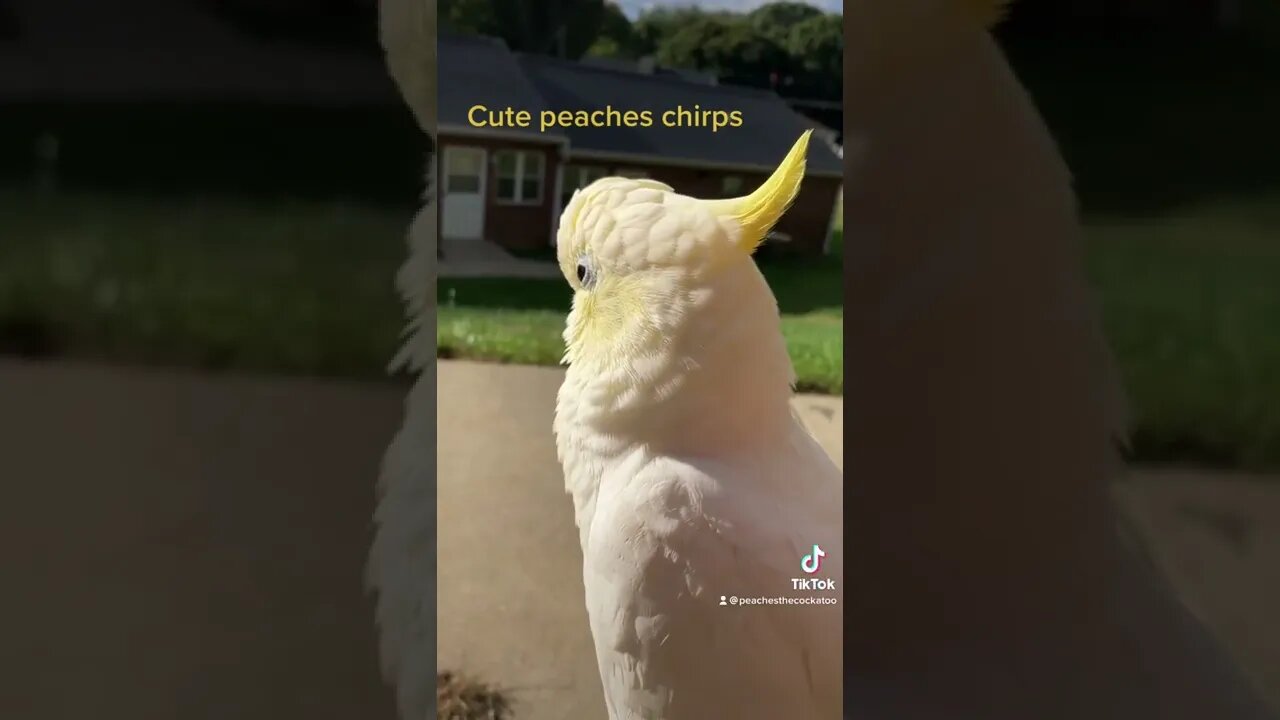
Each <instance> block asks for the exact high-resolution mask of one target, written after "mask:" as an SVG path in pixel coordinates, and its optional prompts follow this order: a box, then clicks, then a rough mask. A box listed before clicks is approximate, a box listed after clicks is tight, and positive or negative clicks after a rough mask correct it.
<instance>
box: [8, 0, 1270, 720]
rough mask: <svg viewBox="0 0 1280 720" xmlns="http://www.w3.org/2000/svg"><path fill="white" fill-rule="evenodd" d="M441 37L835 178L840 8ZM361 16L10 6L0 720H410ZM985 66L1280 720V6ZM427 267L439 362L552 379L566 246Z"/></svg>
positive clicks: (1203, 1) (1013, 33)
mask: <svg viewBox="0 0 1280 720" xmlns="http://www.w3.org/2000/svg"><path fill="white" fill-rule="evenodd" d="M439 7H440V19H441V25H442V26H443V27H445V28H447V29H448V30H449V31H450V32H453V33H456V34H459V35H468V34H470V35H482V36H487V37H494V38H499V39H501V40H502V41H503V42H504V43H505V44H506V45H507V46H508V47H509V48H511V49H513V50H516V51H519V52H525V53H533V54H545V55H550V56H558V57H561V58H563V59H568V60H581V61H585V62H599V63H614V64H622V65H626V64H636V65H647V66H648V67H652V68H665V69H666V70H668V71H671V72H697V73H702V74H705V75H709V76H711V77H713V78H714V79H716V80H717V81H718V82H721V83H725V84H735V85H746V86H751V87H755V88H759V89H766V90H770V91H772V92H775V93H776V94H777V95H778V96H779V97H781V98H782V99H783V100H784V101H785V102H786V103H787V104H788V105H789V106H790V107H791V108H793V109H794V110H795V111H796V112H799V113H802V114H803V115H804V116H805V117H807V118H809V119H810V120H811V121H812V122H813V123H814V126H815V127H819V128H824V129H825V130H827V131H829V132H828V133H827V135H826V137H827V139H828V140H829V142H830V143H831V144H832V146H833V147H834V148H836V149H838V148H839V146H840V142H841V137H840V132H839V128H840V127H841V126H842V98H841V94H840V90H839V88H840V86H841V79H842V75H841V73H842V68H841V63H840V58H841V55H842V52H843V40H842V38H841V35H840V33H839V29H840V23H841V20H842V19H841V17H840V15H839V11H840V6H839V3H836V2H829V1H828V2H822V1H819V0H814V2H811V3H794V2H783V3H767V4H766V3H761V2H758V1H757V0H717V1H716V2H702V3H698V5H697V6H696V7H693V6H689V5H688V4H685V3H674V2H659V1H658V0H623V1H622V2H620V3H617V4H614V3H609V2H604V1H603V0H560V1H559V2H550V3H532V2H522V1H521V0H442V1H441V2H440V5H439ZM376 16H377V7H376V0H114V1H113V2H104V1H101V0H0V479H3V480H7V481H9V482H6V483H4V485H3V493H4V499H3V500H0V527H3V528H4V530H3V531H0V532H3V533H5V536H6V538H7V539H8V542H6V543H3V544H0V564H2V565H3V566H4V567H6V568H17V570H18V573H19V574H18V575H16V577H19V578H24V579H22V580H20V582H19V583H18V584H19V585H20V587H19V588H18V590H17V591H16V592H14V593H12V594H9V595H6V596H5V597H3V598H0V618H3V622H4V623H5V626H6V635H7V636H8V637H11V638H12V640H11V641H9V642H8V643H7V644H6V647H5V648H4V650H0V663H3V664H4V666H5V667H6V673H5V680H3V681H0V685H3V686H4V692H0V714H3V715H5V716H8V717H24V718H54V717H66V716H71V715H73V714H81V713H86V712H89V711H90V710H92V711H93V712H95V713H96V714H98V715H102V713H103V708H113V709H114V708H118V709H119V713H120V714H119V717H163V716H171V715H172V714H173V712H175V709H180V710H182V711H183V712H184V714H185V715H186V716H189V717H191V716H193V717H228V716H234V717H242V718H256V717H263V718H265V717H273V718H283V717H302V716H304V715H305V716H307V717H329V716H333V717H339V716H342V717H349V716H352V715H353V714H355V715H358V716H365V717H390V714H389V713H390V698H389V695H388V694H387V693H386V692H385V691H384V690H383V689H382V687H381V685H380V681H379V680H378V678H377V668H376V659H375V653H374V647H373V635H372V626H371V623H370V621H369V618H371V609H370V607H369V604H368V601H367V598H365V597H364V595H363V594H362V592H361V589H360V574H361V572H362V570H361V565H362V563H363V554H364V551H365V547H367V539H368V517H369V513H370V512H371V509H372V502H373V495H372V479H373V477H375V475H376V469H377V463H378V461H379V458H380V456H381V453H382V451H383V449H384V448H385V444H386V442H387V440H389V438H390V437H391V434H392V433H393V432H394V429H395V427H396V426H397V424H398V422H399V417H400V403H401V401H402V400H403V391H404V383H403V382H402V381H403V378H396V377H392V378H388V377H387V374H386V365H387V362H388V360H389V359H390V358H391V357H392V355H393V354H394V352H395V350H396V348H397V346H398V344H399V342H400V333H401V330H402V327H403V320H402V315H403V312H402V308H401V305H400V302H399V300H398V298H397V296H396V294H395V289H394V286H393V284H392V278H393V276H394V273H395V270H396V268H397V266H398V265H399V263H400V262H401V261H402V259H403V257H404V240H403V238H404V233H405V230H406V228H407V225H408V222H409V219H410V218H411V217H412V214H413V212H414V210H415V207H416V205H417V202H418V201H417V198H418V196H419V195H420V193H421V187H420V185H421V175H422V173H421V167H422V158H423V156H424V153H425V152H426V151H427V149H428V145H429V144H428V142H427V141H426V140H425V139H424V138H422V137H420V135H419V133H418V132H417V130H416V128H415V127H414V124H413V120H412V117H411V116H410V113H409V111H408V110H407V109H406V108H404V107H403V105H402V103H401V101H400V99H399V98H398V96H397V95H396V93H395V90H394V87H393V85H392V83H391V82H390V80H389V79H388V78H387V76H386V73H385V70H384V66H383V64H382V58H381V54H380V50H379V48H378V46H377V33H376ZM998 35H999V39H1000V41H1001V43H1002V44H1003V45H1004V47H1005V48H1006V50H1007V51H1008V53H1009V54H1010V56H1011V58H1012V61H1013V64H1014V66H1015V69H1016V70H1017V71H1018V73H1019V75H1020V76H1021V77H1022V78H1023V80H1024V81H1025V83H1026V85H1027V86H1028V88H1029V89H1030V91H1031V93H1032V95H1033V96H1034V98H1035V100H1036V102H1037V103H1038V105H1039V106H1040V108H1041V109H1042V111H1043V113H1044V115H1045V116H1046V119H1047V121H1048V123H1049V125H1050V126H1051V127H1052V129H1053V131H1054V133H1055V135H1056V136H1057V137H1058V139H1059V141H1060V143H1061V146H1062V148H1063V151H1064V153H1065V155H1066V157H1067V160H1068V162H1069V163H1070V165H1071V167H1072V169H1073V171H1074V173H1075V176H1076V179H1077V188H1078V191H1079V194H1080V199H1081V204H1082V208H1083V212H1084V216H1085V220H1086V224H1087V243H1088V246H1087V251H1088V253H1087V255H1088V263H1089V266H1088V271H1089V276H1090V279H1091V282H1092V283H1093V285H1094V287H1095V289H1096V291H1097V294H1098V298H1099V301H1100V304H1101V305H1100V306H1101V310H1102V313H1103V319H1104V323H1105V327H1106V330H1107V333H1108V337H1109V340H1110V342H1111V344H1112V346H1113V348H1114V351H1115V353H1116V355H1117V357H1118V360H1119V364H1120V368H1121V370H1122V372H1123V375H1124V381H1125V383H1126V388H1127V390H1128V393H1129V395H1130V398H1131V400H1132V404H1133V407H1134V420H1135V424H1134V428H1135V435H1134V442H1133V448H1132V454H1131V457H1130V460H1131V461H1132V462H1133V463H1134V465H1135V467H1137V468H1138V471H1139V472H1138V475H1139V478H1138V481H1137V482H1136V483H1135V484H1133V485H1132V486H1130V488H1129V489H1128V490H1126V491H1125V492H1126V493H1127V494H1126V495H1125V498H1126V502H1128V503H1130V504H1131V506H1132V508H1133V511H1134V513H1135V514H1136V515H1137V516H1138V517H1139V518H1140V519H1141V524H1142V525H1143V527H1145V528H1147V529H1148V531H1149V532H1150V533H1151V537H1152V538H1153V540H1152V542H1153V543H1155V544H1158V545H1160V546H1161V547H1162V548H1164V550H1163V552H1164V553H1165V555H1164V556H1163V557H1164V558H1165V568H1166V570H1167V571H1168V572H1170V573H1171V574H1173V575H1174V576H1175V577H1176V579H1177V580H1178V582H1179V584H1180V587H1182V588H1184V590H1185V591H1186V592H1187V594H1188V596H1189V597H1190V599H1191V601H1192V603H1193V605H1195V607H1196V608H1197V609H1198V610H1199V611H1200V612H1202V613H1203V614H1204V615H1206V616H1207V617H1209V618H1210V620H1211V624H1212V625H1213V626H1214V627H1215V629H1216V630H1217V631H1218V632H1219V633H1220V634H1222V635H1223V636H1224V637H1226V638H1227V640H1228V642H1229V644H1230V645H1231V646H1232V648H1233V650H1234V651H1235V652H1236V653H1237V655H1238V656H1239V657H1240V658H1241V659H1242V662H1243V663H1244V664H1245V665H1246V667H1247V669H1248V670H1249V671H1250V673H1251V675H1252V676H1253V677H1254V678H1255V679H1257V680H1258V681H1259V683H1260V684H1262V685H1263V686H1264V689H1265V690H1266V692H1267V693H1268V694H1269V697H1271V698H1272V699H1273V700H1274V701H1277V702H1280V622H1277V620H1276V618H1275V617H1274V615H1275V612H1274V609H1273V608H1275V607H1280V576H1278V575H1280V499H1278V496H1277V493H1278V492H1280V480H1278V479H1277V478H1280V243H1278V242H1277V238H1276V232H1277V230H1276V228H1277V227H1280V151H1278V149H1277V147H1278V146H1277V140H1276V138H1275V129H1276V128H1277V127H1280V94H1277V92H1276V87H1277V86H1278V83H1280V3H1276V2H1274V1H1273V0H1176V1H1175V0H1163V1H1157V0H1107V1H1106V2H1102V1H1101V0H1098V1H1094V2H1084V1H1083V0H1076V1H1073V2H1065V1H1061V2H1058V1H1051V0H1038V1H1037V2H1022V3H1014V5H1013V8H1012V10H1011V12H1010V14H1009V17H1008V18H1007V20H1006V22H1005V23H1003V24H1002V25H1001V27H1000V28H999V30H998ZM449 72H450V71H449V69H448V68H441V82H442V84H445V83H447V82H448V73H449ZM833 230H834V236H833V237H834V238H835V241H834V242H831V243H826V244H824V249H823V251H822V252H820V253H815V254H812V255H805V256H801V257H777V258H766V259H765V261H764V270H765V272H766V274H767V275H769V277H770V279H771V281H772V282H773V283H774V286H775V288H777V289H778V295H779V302H780V305H781V307H782V310H783V312H784V315H785V322H786V331H787V335H788V341H789V343H790V344H791V348H792V351H793V355H795V357H796V364H797V367H798V370H799V372H800V374H801V383H802V388H803V389H804V390H806V391H809V392H812V393H817V394H825V395H831V396H837V397H838V396H839V395H840V393H841V392H842V390H843V376H842V371H841V369H840V368H841V364H842V361H843V346H842V343H841V339H840V325H839V321H840V318H841V317H842V308H841V292H840V262H841V248H842V238H841V237H840V226H839V225H837V226H836V227H835V228H834V229H833ZM444 251H445V257H444V259H443V260H442V266H441V267H442V273H441V275H442V276H441V279H440V282H439V300H440V315H439V342H440V352H441V355H442V357H447V358H458V359H466V360H496V361H502V362H506V363H516V364H532V365H548V364H553V363H554V362H555V361H557V360H558V359H559V356H560V351H561V346H560V339H559V329H560V327H561V323H562V318H563V313H564V312H565V310H566V309H567V306H568V302H569V293H568V291H567V289H566V288H565V287H564V286H563V284H562V282H561V281H558V280H556V279H555V278H554V277H545V275H544V274H543V270H545V269H546V267H547V266H549V265H550V262H549V261H550V258H549V256H548V253H547V252H545V251H542V252H531V253H517V254H514V255H513V257H512V258H511V261H512V264H511V265H509V267H512V268H526V267H527V265H525V264H526V263H532V264H533V265H534V266H538V267H541V268H543V270H537V271H528V272H526V271H525V270H524V269H520V270H512V271H510V272H507V271H498V272H493V273H484V272H480V273H477V272H475V271H474V269H468V268H467V267H465V264H458V263H457V262H455V261H453V260H451V258H450V257H449V255H448V248H447V246H446V247H444ZM515 261H518V262H515ZM451 262H453V264H452V265H451ZM503 262H507V259H506V258H505V257H504V259H503ZM504 267H508V266H504ZM10 625H12V631H10V629H9V626H10ZM494 680H495V682H497V683H499V684H501V683H503V682H507V681H508V679H504V678H494ZM10 684H11V686H10ZM107 716H110V715H107Z"/></svg>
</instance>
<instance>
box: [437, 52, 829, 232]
mask: <svg viewBox="0 0 1280 720" xmlns="http://www.w3.org/2000/svg"><path fill="white" fill-rule="evenodd" d="M438 48H439V50H438V51H439V62H440V77H441V81H440V86H439V99H440V115H439V127H438V138H437V142H438V145H439V148H440V152H439V154H438V155H437V157H438V160H439V162H440V167H439V178H440V182H439V183H438V184H437V188H436V192H437V196H438V200H439V203H440V205H439V208H440V237H441V238H442V239H443V244H444V246H445V247H446V250H445V252H446V253H447V252H448V250H447V247H448V245H449V244H453V243H459V242H493V243H496V244H498V245H501V246H503V247H505V248H507V249H510V250H537V249H540V248H547V247H550V246H552V245H553V244H554V243H555V229H556V223H557V222H558V220H559V217H560V213H561V210H562V208H563V207H564V205H565V203H566V202H567V201H568V199H569V197H570V196H571V195H572V194H573V192H574V190H576V189H577V188H580V187H584V186H586V185H587V184H589V183H590V182H592V181H594V180H596V179H598V178H600V177H605V176H608V175H623V176H632V177H650V178H653V179H655V180H659V181H661V182H664V183H666V184H668V185H670V186H671V187H673V188H675V190H676V191H677V192H681V193H684V194H688V195H693V196H696V197H708V198H711V197H729V196H735V195H742V194H745V193H747V192H750V191H751V190H752V189H754V188H755V187H756V186H757V185H758V184H759V183H760V182H762V181H763V180H764V179H765V178H766V177H768V174H769V173H770V172H771V171H772V170H773V168H774V167H775V166H776V164H777V163H778V161H780V160H781V159H782V157H783V156H784V155H785V154H786V152H787V150H788V149H789V148H790V147H791V144H792V143H793V142H794V141H795V139H796V138H797V137H798V136H799V135H800V133H801V132H803V131H804V130H805V129H806V128H809V127H811V126H812V122H811V121H809V120H808V119H807V118H805V117H803V116H801V115H799V114H798V113H796V112H795V111H794V110H792V109H791V108H790V107H788V106H787V104H786V103H785V102H784V101H783V100H782V99H781V98H779V97H778V96H777V95H776V94H774V93H772V92H768V91H762V90H756V89H750V88H740V87H733V86H725V85H716V84H713V83H710V82H707V81H705V80H699V79H697V78H696V77H690V76H689V75H687V74H676V73H673V72H663V71H660V70H655V69H652V68H647V69H646V68H633V69H626V68H619V67H608V66H604V65H599V64H591V63H579V62H570V61H565V60H559V59H555V58H548V57H542V56H533V55H525V54H520V53H514V52H511V51H510V50H509V49H508V48H507V47H506V45H505V44H503V43H502V42H501V41H500V40H496V39H493V38H483V37H473V36H461V35H451V34H445V33H441V35H440V38H439V46H438ZM477 105H483V106H484V107H485V108H487V109H489V110H497V111H501V110H503V109H505V108H507V107H512V108H515V109H518V110H521V109H522V110H527V111H528V112H529V113H530V114H531V116H532V125H533V126H532V127H529V128H524V127H501V126H500V125H511V124H512V123H509V122H506V123H504V122H502V119H501V118H493V119H492V122H491V118H490V117H489V116H488V114H487V113H483V112H480V111H476V112H475V113H474V114H473V117H472V118H471V120H477V121H479V122H480V123H482V124H483V125H484V126H483V127H476V124H477V123H474V122H471V121H470V120H469V118H468V112H469V111H470V110H471V109H472V108H474V107H475V106H477ZM695 106H697V108H698V109H708V110H712V109H722V110H726V111H732V110H737V111H740V112H741V113H742V118H743V123H742V126H741V127H733V128H724V129H721V130H719V131H717V132H714V133H713V132H711V131H710V130H709V129H707V128H705V127H699V128H668V127H661V126H660V125H661V123H660V118H661V115H662V113H664V112H666V111H668V110H673V111H674V110H675V109H677V108H683V109H691V108H694V107H695ZM607 108H612V109H614V110H617V111H620V112H625V111H628V110H630V111H635V112H640V111H644V110H648V111H650V112H652V113H653V117H654V119H655V121H654V125H653V126H652V127H646V128H639V127H632V128H628V127H609V128H576V127H570V128H563V129H562V128H554V129H549V130H547V131H546V132H542V131H540V129H539V127H538V117H539V113H540V112H541V111H543V110H551V111H556V112H559V111H563V110H572V111H577V110H587V111H592V110H605V109H607ZM685 117H688V116H685ZM841 181H842V168H841V161H840V159H839V158H838V157H837V156H836V154H835V152H834V151H833V149H832V148H831V147H830V146H829V145H828V144H827V143H825V142H821V141H819V139H818V137H817V136H816V135H815V139H814V142H813V143H812V144H811V145H810V150H809V159H808V172H807V174H806V179H805V181H804V185H803V187H802V188H801V191H800V195H799V197H798V198H797V199H796V202H795V204H794V205H793V206H792V208H791V210H790V211H789V212H788V213H787V214H786V215H785V216H784V217H783V219H782V221H781V222H780V223H779V225H778V227H777V228H776V229H775V237H774V238H773V240H772V242H771V243H770V251H771V252H786V253H796V254H808V255H816V254H820V253H822V252H824V251H825V249H826V247H827V244H828V240H829V238H830V235H831V229H832V223H833V220H834V219H835V214H834V213H835V209H836V200H837V198H838V197H839V194H840V186H841Z"/></svg>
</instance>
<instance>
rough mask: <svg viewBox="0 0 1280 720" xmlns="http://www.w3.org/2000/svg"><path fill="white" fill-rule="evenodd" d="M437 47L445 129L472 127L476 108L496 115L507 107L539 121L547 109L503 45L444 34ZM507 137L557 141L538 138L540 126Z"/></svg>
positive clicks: (517, 130)
mask: <svg viewBox="0 0 1280 720" xmlns="http://www.w3.org/2000/svg"><path fill="white" fill-rule="evenodd" d="M436 47H437V58H438V62H439V68H440V80H441V81H440V83H439V102H440V107H439V113H440V114H439V123H440V124H441V125H442V126H445V125H454V126H467V110H468V109H470V108H471V107H472V106H473V105H477V104H480V105H484V106H486V107H488V108H490V109H491V110H501V109H502V108H506V107H508V106H510V107H513V108H515V109H517V110H528V111H529V112H530V113H532V114H533V117H534V118H535V120H536V118H537V117H538V113H539V112H541V111H542V109H543V108H544V103H543V100H542V98H541V96H539V94H538V91H537V90H536V89H534V86H533V84H532V83H531V82H530V81H529V78H528V77H527V76H526V75H525V74H524V70H523V68H521V66H520V63H519V62H517V61H516V57H515V55H514V54H513V53H512V52H511V51H510V50H509V49H507V46H506V44H505V43H503V42H502V41H501V40H498V39H497V38H488V37H476V36H470V35H454V34H452V33H445V32H441V33H440V34H439V36H438V37H437V46H436ZM504 131H506V132H515V133H519V134H527V135H532V136H534V137H540V138H544V139H548V140H550V139H554V138H549V137H546V136H547V134H546V133H540V132H538V128H537V126H536V125H535V126H534V127H531V128H527V129H526V128H518V127H516V128H504Z"/></svg>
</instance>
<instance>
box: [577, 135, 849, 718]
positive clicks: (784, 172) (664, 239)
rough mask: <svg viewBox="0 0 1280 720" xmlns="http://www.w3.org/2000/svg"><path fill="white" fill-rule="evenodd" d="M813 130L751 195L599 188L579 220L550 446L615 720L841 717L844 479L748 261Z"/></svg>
mask: <svg viewBox="0 0 1280 720" xmlns="http://www.w3.org/2000/svg"><path fill="white" fill-rule="evenodd" d="M808 141H809V133H808V132H806V133H805V134H804V135H803V136H801V138H800V140H799V141H797V142H796V144H795V145H794V147H793V148H792V149H791V152H790V153H789V154H788V155H787V156H786V158H785V159H783V160H782V163H781V164H780V165H779V167H778V168H777V170H775V172H774V173H773V175H772V176H771V177H770V178H769V179H768V180H767V181H766V182H765V183H764V184H763V185H761V186H760V188H759V189H758V190H756V191H755V192H753V193H752V194H750V195H748V196H746V197H740V198H733V199H717V200H700V199H697V198H692V197H687V196H685V195H681V194H678V193H676V192H674V191H673V189H672V188H671V187H669V186H667V185H664V184H662V183H660V182H656V181H653V180H648V179H626V178H617V177H611V178H604V179H601V180H598V181H596V182H594V183H592V184H591V185H589V186H587V187H585V188H583V189H581V190H579V191H577V192H576V193H575V194H574V196H573V197H572V199H571V200H570V201H569V203H568V205H567V207H566V208H565V210H564V213H563V216H562V219H561V223H560V229H559V234H558V237H557V242H558V257H559V262H560V266H561V269H562V271H563V272H564V275H565V277H566V279H567V280H568V282H569V284H570V285H571V286H572V287H573V290H574V297H573V308H572V311H571V312H570V314H569V317H568V319H567V322H566V328H565V333H564V337H565V343H566V347H567V351H566V356H565V361H566V362H567V363H568V365H569V367H568V370H567V374H566V377H565V380H564V384H563V386H562V387H561V389H560V393H559V397H558V400H557V407H556V417H555V433H556V440H557V447H558V452H559V457H560V461H561V463H562V465H563V468H564V475H565V484H566V489H567V491H568V492H569V493H570V494H571V495H572V498H573V505H574V511H575V519H576V522H577V525H578V528H579V532H580V540H581V544H582V553H583V582H584V586H585V591H586V604H587V612H588V616H589V618H590V626H591V632H592V635H593V636H594V640H595V648H596V656H597V660H598V663H599V668H600V676H601V680H602V682H603V686H604V695H605V699H606V703H607V706H608V712H609V717H610V718H612V720H648V719H650V718H654V719H659V720H708V719H709V718H734V719H735V720H751V719H752V718H761V719H762V720H763V719H765V718H768V719H769V720H776V719H778V718H813V719H821V718H836V717H839V716H840V707H841V700H842V692H841V636H842V620H841V608H840V605H839V604H803V605H801V604H796V605H787V604H761V605H732V604H731V605H722V604H721V597H722V596H732V597H734V598H735V599H739V602H741V601H742V600H741V599H745V598H756V597H768V598H777V597H782V596H791V597H805V596H806V593H803V592H798V591H795V590H793V587H794V586H793V583H792V580H793V579H794V578H803V577H804V576H805V573H804V572H802V569H801V563H802V558H804V557H805V556H806V554H811V553H813V550H814V546H815V545H816V546H818V547H819V548H820V549H821V550H822V551H823V552H825V553H826V556H825V557H824V558H823V559H822V563H821V568H820V570H819V571H818V572H817V573H816V574H815V575H814V577H819V578H822V579H826V580H829V581H830V582H831V583H832V584H833V585H834V587H833V588H832V589H831V590H830V591H827V592H813V593H809V594H808V596H809V597H814V598H816V597H826V598H828V601H830V599H835V601H836V602H837V603H838V602H839V598H840V597H841V595H842V593H843V587H844V578H843V572H842V567H843V560H842V558H841V557H840V553H839V548H840V547H841V543H842V530H843V527H842V512H843V510H842V498H843V482H842V481H843V478H842V474H841V472H840V471H839V469H838V468H837V467H836V466H835V464H834V463H833V462H832V460H831V458H830V457H828V456H827V454H826V452H825V451H824V450H823V449H822V447H821V446H820V445H819V444H818V443H817V441H816V440H814V438H813V436H812V435H810V433H809V432H808V430H807V429H806V428H805V427H804V426H803V425H802V424H801V422H800V421H799V419H798V418H797V417H796V416H795V414H794V413H793V411H792V407H791V399H792V386H793V382H794V374H793V370H792V366H791V360H790V357H789V356H788V354H787V346H786V344H785V342H784V341H783V337H782V331H781V325H780V319H779V314H778V305H777V301H776V300H775V298H774V296H773V293H772V291H771V290H770V289H769V286H768V284H767V283H766V282H765V279H764V277H763V276H762V275H761V273H760V271H759V270H758V269H757V267H756V265H755V262H754V261H753V259H752V253H753V252H754V251H755V249H756V248H757V246H758V245H759V244H760V243H761V242H763V241H764V239H765V236H766V234H767V233H768V232H769V230H770V228H771V227H772V226H773V225H774V224H775V223H776V222H777V220H778V219H779V217H780V216H781V215H782V214H783V213H784V212H785V211H786V209H787V208H788V207H789V206H790V204H791V202H792V201H793V200H794V198H795V196H796V193H797V192H798V190H799V187H800V183H801V180H802V178H803V175H804V167H805V154H806V152H807V149H808Z"/></svg>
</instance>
